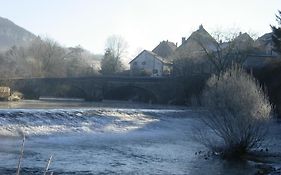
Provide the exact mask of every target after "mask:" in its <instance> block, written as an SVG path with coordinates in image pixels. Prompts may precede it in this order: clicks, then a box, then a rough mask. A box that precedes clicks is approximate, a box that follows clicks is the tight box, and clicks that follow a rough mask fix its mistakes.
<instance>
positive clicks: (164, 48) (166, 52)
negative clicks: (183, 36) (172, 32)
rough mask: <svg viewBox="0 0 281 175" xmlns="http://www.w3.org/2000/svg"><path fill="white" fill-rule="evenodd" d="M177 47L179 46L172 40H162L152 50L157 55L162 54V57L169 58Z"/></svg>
mask: <svg viewBox="0 0 281 175" xmlns="http://www.w3.org/2000/svg"><path fill="white" fill-rule="evenodd" d="M176 49H177V46H176V45H175V43H173V42H170V41H168V40H167V41H161V42H160V43H159V44H158V46H156V47H155V48H154V49H153V50H152V52H154V53H156V54H157V55H159V56H161V57H162V58H168V57H169V56H171V55H172V54H173V53H174V52H175V50H176Z"/></svg>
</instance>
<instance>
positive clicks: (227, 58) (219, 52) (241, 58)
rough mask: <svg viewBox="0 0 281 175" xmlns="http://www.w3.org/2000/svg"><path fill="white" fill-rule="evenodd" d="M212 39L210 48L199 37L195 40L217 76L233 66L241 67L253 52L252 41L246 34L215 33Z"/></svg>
mask: <svg viewBox="0 0 281 175" xmlns="http://www.w3.org/2000/svg"><path fill="white" fill-rule="evenodd" d="M213 38H214V39H215V42H212V46H210V45H208V44H206V43H205V41H204V40H202V38H200V37H197V38H195V40H196V41H197V43H198V44H199V45H200V47H201V48H202V51H203V53H205V55H206V58H207V59H208V60H209V61H210V62H211V64H212V66H213V69H214V72H215V73H217V74H219V73H220V72H221V71H225V70H226V69H228V68H230V67H231V66H232V65H233V64H239V65H242V64H243V63H244V62H245V60H246V59H247V57H248V55H249V54H250V53H251V52H252V50H253V44H254V40H253V39H252V38H251V37H250V36H249V35H248V34H247V33H243V34H242V33H241V32H240V33H239V34H237V33H222V32H219V31H217V32H215V33H214V37H213Z"/></svg>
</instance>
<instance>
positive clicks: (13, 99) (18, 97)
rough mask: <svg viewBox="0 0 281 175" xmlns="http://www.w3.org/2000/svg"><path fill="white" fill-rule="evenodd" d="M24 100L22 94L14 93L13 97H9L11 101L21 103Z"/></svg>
mask: <svg viewBox="0 0 281 175" xmlns="http://www.w3.org/2000/svg"><path fill="white" fill-rule="evenodd" d="M22 99H23V94H22V93H20V92H17V91H16V92H13V93H12V95H11V96H9V98H8V100H9V101H20V100H22Z"/></svg>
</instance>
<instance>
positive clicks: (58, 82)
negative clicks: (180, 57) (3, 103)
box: [0, 76, 184, 103]
mask: <svg viewBox="0 0 281 175" xmlns="http://www.w3.org/2000/svg"><path fill="white" fill-rule="evenodd" d="M0 86H9V87H10V88H11V89H12V91H19V92H22V93H23V94H24V96H25V98H26V99H38V98H39V97H41V96H50V97H76V98H84V99H85V100H89V101H101V100H103V99H122V100H136V101H145V102H154V103H173V102H175V101H179V100H183V99H182V98H183V94H184V90H183V85H182V83H181V81H179V79H178V78H175V77H129V76H128V77H127V76H94V77H73V78H69V77H68V78H13V79H5V80H4V79H2V80H0Z"/></svg>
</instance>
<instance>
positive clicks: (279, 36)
mask: <svg viewBox="0 0 281 175" xmlns="http://www.w3.org/2000/svg"><path fill="white" fill-rule="evenodd" d="M276 20H277V22H278V23H279V27H275V26H271V28H272V42H273V46H274V50H275V51H276V52H278V53H279V54H281V11H279V16H278V15H276Z"/></svg>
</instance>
